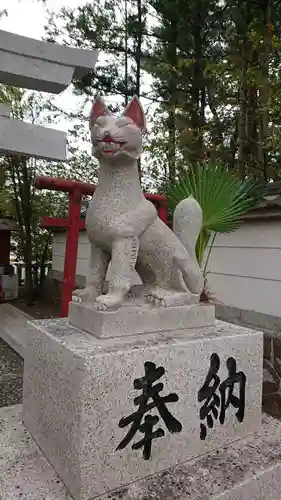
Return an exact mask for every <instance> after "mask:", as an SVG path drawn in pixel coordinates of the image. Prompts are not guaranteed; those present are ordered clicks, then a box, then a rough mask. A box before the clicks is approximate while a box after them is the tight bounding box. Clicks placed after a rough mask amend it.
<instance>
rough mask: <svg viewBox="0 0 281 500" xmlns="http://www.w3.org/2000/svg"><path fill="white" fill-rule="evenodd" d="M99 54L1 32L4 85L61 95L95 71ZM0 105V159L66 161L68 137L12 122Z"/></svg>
mask: <svg viewBox="0 0 281 500" xmlns="http://www.w3.org/2000/svg"><path fill="white" fill-rule="evenodd" d="M96 61H97V52H95V51H89V50H81V49H76V48H69V47H62V46H60V45H58V44H55V43H49V42H42V41H40V40H34V39H31V38H27V37H25V36H19V35H15V34H13V33H9V32H7V31H3V30H0V83H3V84H5V85H11V86H14V87H21V88H25V89H32V90H39V91H43V92H50V93H54V94H59V93H60V92H62V91H63V90H65V89H66V88H67V87H68V86H69V85H70V84H71V82H72V80H73V79H77V78H81V77H82V76H84V75H86V74H87V73H89V72H90V71H92V70H93V68H94V66H95V64H96ZM9 115H10V106H9V105H7V104H1V105H0V155H1V154H2V155H5V154H13V155H22V156H27V157H35V158H43V159H48V160H55V161H58V160H65V159H66V134H65V133H64V132H61V131H58V130H53V129H51V128H46V127H42V126H39V125H33V124H30V123H25V122H23V121H18V120H13V119H11V118H9Z"/></svg>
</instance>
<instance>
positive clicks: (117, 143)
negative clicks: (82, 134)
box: [99, 135, 126, 154]
mask: <svg viewBox="0 0 281 500" xmlns="http://www.w3.org/2000/svg"><path fill="white" fill-rule="evenodd" d="M99 143H101V144H105V143H106V144H108V145H110V144H111V145H113V144H114V145H115V147H113V146H111V147H108V149H107V148H104V149H103V152H104V153H106V154H115V153H117V152H118V151H120V149H121V148H122V146H124V144H126V143H125V142H122V141H116V140H115V139H113V138H112V137H110V135H107V136H106V137H103V139H101V140H99Z"/></svg>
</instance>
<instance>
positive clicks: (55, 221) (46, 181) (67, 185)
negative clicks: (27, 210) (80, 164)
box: [35, 176, 167, 317]
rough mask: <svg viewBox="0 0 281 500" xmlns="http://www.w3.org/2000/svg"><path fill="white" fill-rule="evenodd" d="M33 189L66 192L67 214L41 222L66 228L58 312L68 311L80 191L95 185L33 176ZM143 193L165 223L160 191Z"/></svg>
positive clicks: (80, 223) (79, 221)
mask: <svg viewBox="0 0 281 500" xmlns="http://www.w3.org/2000/svg"><path fill="white" fill-rule="evenodd" d="M35 187H36V188H37V189H49V190H53V191H64V192H67V193H69V202H68V218H67V219H63V218H54V217H48V216H45V217H43V220H42V226H43V227H45V228H47V229H51V228H62V229H67V230H68V231H67V239H66V247H65V256H64V272H63V282H62V291H61V304H60V316H61V317H64V316H67V315H68V304H69V302H70V301H71V299H72V292H73V289H74V287H75V278H76V263H77V253H78V241H79V231H80V230H81V229H85V221H84V220H83V219H80V211H81V200H82V197H83V195H90V196H92V195H93V193H94V191H95V188H96V186H95V185H94V184H88V183H86V182H79V181H72V180H70V179H56V178H54V177H46V176H37V177H36V179H35ZM145 197H146V198H147V199H148V200H150V201H151V202H152V203H154V204H155V206H156V208H157V211H158V215H159V217H160V219H162V221H163V222H165V223H166V224H167V199H166V197H165V196H164V195H161V194H145Z"/></svg>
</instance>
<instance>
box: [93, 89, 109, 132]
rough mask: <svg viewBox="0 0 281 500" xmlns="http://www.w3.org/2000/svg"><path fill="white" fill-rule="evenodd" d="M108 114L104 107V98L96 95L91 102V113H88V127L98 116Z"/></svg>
mask: <svg viewBox="0 0 281 500" xmlns="http://www.w3.org/2000/svg"><path fill="white" fill-rule="evenodd" d="M107 115H109V111H108V109H107V107H106V104H105V102H104V100H103V99H102V98H101V97H100V96H97V98H96V100H95V101H94V102H93V105H92V109H91V113H90V123H89V125H90V129H91V128H92V127H93V126H94V124H95V123H96V120H97V118H98V117H99V116H107Z"/></svg>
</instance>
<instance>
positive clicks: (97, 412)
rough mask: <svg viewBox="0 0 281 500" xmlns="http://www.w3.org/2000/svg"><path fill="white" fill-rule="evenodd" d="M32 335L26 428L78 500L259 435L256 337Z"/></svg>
mask: <svg viewBox="0 0 281 500" xmlns="http://www.w3.org/2000/svg"><path fill="white" fill-rule="evenodd" d="M32 325H33V332H32V334H30V340H29V344H28V346H27V349H26V358H25V373H24V405H23V420H24V424H25V426H26V427H27V429H28V430H29V432H30V433H31V435H32V436H33V438H34V439H35V441H36V442H37V444H38V445H39V447H40V448H41V450H42V451H43V453H44V454H45V456H46V457H47V459H48V460H49V462H50V463H51V464H52V466H53V467H54V469H55V471H56V472H57V474H58V475H59V476H60V478H61V479H62V481H63V482H64V484H65V485H66V487H67V489H68V490H69V492H70V493H71V495H72V496H73V497H74V499H75V500H89V499H93V498H94V497H96V496H98V495H101V494H103V493H104V492H107V491H111V490H114V489H116V488H119V487H120V486H122V485H127V484H130V483H132V482H134V481H136V480H138V479H141V478H145V477H147V476H150V475H151V474H155V473H157V472H160V471H163V470H166V469H168V468H170V467H172V466H175V465H177V464H179V463H183V462H187V461H188V460H190V459H192V458H194V457H198V456H199V455H202V454H205V453H208V452H210V451H211V450H215V449H218V448H221V447H223V446H226V445H227V444H229V443H231V442H234V441H236V440H238V439H240V438H243V437H245V436H246V435H248V434H250V433H252V432H255V431H256V430H258V429H259V427H260V419H261V387H262V344H263V339H262V333H259V332H256V331H253V330H249V329H245V328H241V327H237V326H234V325H230V324H227V323H223V322H218V321H215V323H214V325H213V326H206V327H201V328H199V327H198V328H191V329H182V330H177V331H173V330H170V331H165V330H162V331H161V332H158V333H146V334H144V335H135V336H134V335H131V336H126V337H116V338H96V337H94V336H93V335H91V334H88V333H85V332H83V331H82V330H79V329H77V328H75V327H74V326H72V325H70V324H69V323H68V321H67V320H65V319H58V320H42V321H36V322H33V323H32ZM235 363H236V369H235ZM213 385H215V390H214V391H213V390H212V387H213ZM244 388H245V406H244V405H243V389H244ZM232 389H233V390H232ZM224 397H225V399H224ZM209 407H211V411H208V408H209ZM204 408H205V409H206V411H204ZM224 410H225V412H224ZM128 433H129V434H128ZM126 436H127V437H126ZM151 438H152V439H151Z"/></svg>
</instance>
